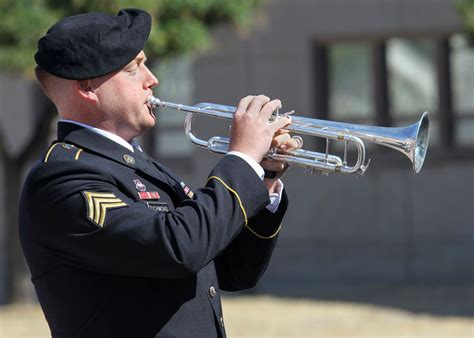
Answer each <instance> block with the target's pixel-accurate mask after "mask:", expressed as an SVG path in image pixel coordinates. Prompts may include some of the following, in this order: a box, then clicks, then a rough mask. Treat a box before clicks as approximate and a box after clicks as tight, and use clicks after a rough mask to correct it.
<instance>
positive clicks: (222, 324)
mask: <svg viewBox="0 0 474 338" xmlns="http://www.w3.org/2000/svg"><path fill="white" fill-rule="evenodd" d="M219 322H220V323H221V327H222V328H224V318H222V317H221V318H219Z"/></svg>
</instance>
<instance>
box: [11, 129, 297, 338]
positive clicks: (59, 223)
mask: <svg viewBox="0 0 474 338" xmlns="http://www.w3.org/2000/svg"><path fill="white" fill-rule="evenodd" d="M268 203H269V195H268V190H267V189H266V188H265V186H264V185H263V183H262V182H261V180H260V178H259V177H258V176H257V175H256V173H255V171H254V170H253V169H252V168H251V167H250V166H249V165H248V164H247V163H246V162H245V161H244V160H242V159H241V158H239V157H237V156H232V155H228V156H224V157H223V158H222V159H221V160H220V162H219V163H218V164H217V165H216V167H215V168H214V169H213V170H212V172H211V174H210V175H209V178H208V181H207V183H206V184H205V186H204V187H203V188H202V189H199V190H196V191H195V192H194V194H193V193H192V192H191V191H190V190H189V188H188V187H186V186H185V185H184V184H183V183H182V182H181V181H180V180H179V179H178V178H176V177H175V176H174V175H173V174H172V173H171V172H170V171H169V170H168V169H167V168H165V167H163V166H162V165H160V164H159V163H157V162H155V161H153V160H152V159H150V158H148V157H147V156H146V155H143V154H141V153H140V152H138V151H135V152H131V151H129V150H128V149H126V148H125V147H122V146H121V145H119V144H117V143H115V142H113V141H111V140H109V139H107V138H105V137H103V136H101V135H99V134H96V133H95V132H93V131H91V130H88V129H86V128H82V127H79V126H77V125H74V124H71V123H66V122H60V123H59V126H58V141H56V142H54V143H53V145H52V146H51V147H50V149H49V150H48V152H47V153H46V154H45V156H44V157H43V158H42V160H41V161H38V163H36V164H35V166H34V167H33V168H32V170H31V172H30V174H29V175H28V177H27V179H26V182H25V185H24V188H23V191H22V195H21V200H20V216H19V221H20V222H19V226H20V228H19V230H20V239H21V244H22V248H23V251H24V254H25V256H26V259H27V262H28V264H29V267H30V270H31V273H32V281H33V284H34V286H35V289H36V292H37V295H38V298H39V302H40V304H41V306H42V309H43V311H44V314H45V317H46V319H47V321H48V324H49V326H50V329H51V333H52V336H53V337H101V338H105V337H155V336H156V337H206V338H209V337H221V336H225V330H224V321H223V317H222V309H221V302H220V290H226V291H236V290H242V289H246V288H250V287H252V286H254V285H255V284H256V283H257V281H258V280H259V278H260V277H261V276H262V274H263V272H264V270H265V269H266V267H267V265H268V263H269V260H270V256H271V254H272V251H273V248H274V246H275V244H276V240H277V237H278V231H279V227H280V224H281V220H282V218H283V214H284V213H285V210H286V207H287V204H288V203H287V198H286V194H285V192H283V195H282V201H281V203H280V206H279V208H278V210H277V212H276V213H274V214H272V213H271V212H269V211H268V210H267V209H266V208H265V206H266V205H267V204H268Z"/></svg>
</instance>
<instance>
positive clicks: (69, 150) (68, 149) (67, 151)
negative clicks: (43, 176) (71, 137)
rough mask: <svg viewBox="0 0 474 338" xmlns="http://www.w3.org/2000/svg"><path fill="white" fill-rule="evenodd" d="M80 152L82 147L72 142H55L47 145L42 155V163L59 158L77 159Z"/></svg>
mask: <svg viewBox="0 0 474 338" xmlns="http://www.w3.org/2000/svg"><path fill="white" fill-rule="evenodd" d="M81 153H82V149H81V148H78V147H76V146H75V145H73V144H69V143H65V142H56V143H53V144H52V145H51V147H49V149H48V151H47V152H46V155H45V156H44V160H43V163H47V162H48V161H51V160H52V159H55V160H61V159H74V160H76V161H77V160H78V159H79V156H80V155H81Z"/></svg>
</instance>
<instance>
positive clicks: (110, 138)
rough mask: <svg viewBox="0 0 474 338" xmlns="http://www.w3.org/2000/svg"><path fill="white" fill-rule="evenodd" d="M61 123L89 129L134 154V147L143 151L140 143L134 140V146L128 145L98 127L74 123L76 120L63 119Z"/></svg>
mask: <svg viewBox="0 0 474 338" xmlns="http://www.w3.org/2000/svg"><path fill="white" fill-rule="evenodd" d="M60 122H67V123H73V124H77V125H78V126H81V127H84V128H87V129H89V130H92V131H93V132H95V133H97V134H99V135H102V136H104V137H106V138H108V139H109V140H111V141H114V142H115V143H118V144H120V145H121V146H122V147H125V148H127V149H128V150H130V151H131V152H132V153H133V152H134V147H135V148H137V149H139V150H141V149H140V146H139V145H138V143H137V142H136V141H135V140H132V144H133V145H132V144H130V143H128V142H127V141H125V140H124V139H123V138H121V137H120V136H118V135H115V134H113V133H111V132H110V131H107V130H103V129H100V128H96V127H92V126H90V125H88V124H85V123H81V122H77V121H74V120H67V119H61V120H60Z"/></svg>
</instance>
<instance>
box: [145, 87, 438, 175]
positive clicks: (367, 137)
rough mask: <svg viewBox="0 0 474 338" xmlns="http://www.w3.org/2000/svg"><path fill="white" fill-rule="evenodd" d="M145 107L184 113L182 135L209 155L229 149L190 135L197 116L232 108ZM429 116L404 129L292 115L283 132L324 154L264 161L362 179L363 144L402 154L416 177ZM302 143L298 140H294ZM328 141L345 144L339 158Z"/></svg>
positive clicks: (227, 114) (273, 153) (272, 155)
mask: <svg viewBox="0 0 474 338" xmlns="http://www.w3.org/2000/svg"><path fill="white" fill-rule="evenodd" d="M148 104H149V105H150V107H152V108H159V107H167V108H173V109H176V110H180V111H184V112H187V113H188V114H187V116H186V118H185V122H184V128H185V133H186V135H187V137H188V138H189V139H190V140H191V142H193V143H194V144H196V145H198V146H200V147H205V148H208V149H209V150H210V151H212V152H216V153H221V154H226V153H227V152H228V149H229V138H228V137H223V136H213V137H211V138H210V139H209V140H207V141H206V140H203V139H200V138H198V137H196V136H195V135H194V134H193V132H192V120H193V118H194V117H195V116H196V115H205V116H209V117H216V118H221V119H228V120H232V118H233V117H234V113H235V111H236V108H235V107H232V106H226V105H220V104H215V103H198V104H196V105H194V106H187V105H183V104H178V103H173V102H165V101H162V100H160V99H159V98H156V97H153V96H152V97H150V98H149V99H148ZM288 114H292V115H293V114H294V112H293V111H290V112H287V113H283V114H281V113H280V112H279V111H278V110H277V111H275V112H274V113H273V115H272V118H271V119H277V118H279V117H281V116H286V115H288ZM429 125H430V123H429V114H428V112H425V113H423V115H422V116H421V118H420V119H419V120H418V122H416V123H414V124H412V125H409V126H406V127H377V126H365V125H358V124H350V123H344V122H335V121H328V120H319V119H313V118H308V117H301V116H295V115H293V116H292V117H291V124H289V125H288V126H286V127H285V129H286V130H288V131H291V132H292V133H295V134H302V135H310V136H316V137H321V138H324V139H326V152H316V151H310V150H304V149H297V150H293V151H286V152H283V151H281V150H279V149H270V150H269V152H268V153H267V155H266V158H267V159H271V160H275V161H280V162H283V163H288V164H294V165H297V166H300V167H304V168H305V169H306V170H307V171H310V172H312V171H314V170H320V171H322V172H323V173H330V172H337V173H344V174H357V175H363V174H364V173H365V171H366V170H367V167H368V164H369V162H370V161H368V162H366V161H365V157H366V150H365V145H364V142H371V143H375V144H378V145H381V146H385V147H388V148H392V149H395V150H398V151H399V152H401V153H403V154H405V156H407V157H408V158H409V159H410V161H411V162H412V165H413V170H414V171H415V172H416V173H418V172H420V170H421V167H422V166H423V162H424V160H425V157H426V152H427V149H428V140H429ZM296 137H297V138H299V140H301V141H302V139H301V137H299V136H296ZM330 140H336V141H339V142H343V143H344V155H343V157H342V158H341V157H339V156H337V155H331V154H330V153H329V143H330ZM350 144H352V145H354V146H355V147H356V149H357V159H356V160H355V163H354V164H351V165H349V164H348V163H347V150H348V145H350Z"/></svg>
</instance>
